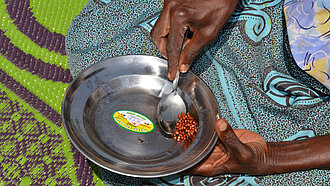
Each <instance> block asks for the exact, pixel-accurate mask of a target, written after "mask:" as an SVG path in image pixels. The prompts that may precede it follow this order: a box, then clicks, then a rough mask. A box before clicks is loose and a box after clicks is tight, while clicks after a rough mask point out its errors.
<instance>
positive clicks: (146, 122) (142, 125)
mask: <svg viewBox="0 0 330 186" xmlns="http://www.w3.org/2000/svg"><path fill="white" fill-rule="evenodd" d="M112 118H113V120H114V121H115V122H116V124H117V125H119V126H121V127H122V128H124V129H126V130H129V131H132V132H136V133H149V132H152V131H153V130H154V128H155V125H154V123H153V122H152V121H151V120H150V119H149V118H148V117H147V116H145V115H143V114H140V113H138V112H135V111H131V110H117V111H115V112H114V113H113V114H112Z"/></svg>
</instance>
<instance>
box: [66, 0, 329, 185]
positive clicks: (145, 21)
mask: <svg viewBox="0 0 330 186" xmlns="http://www.w3.org/2000/svg"><path fill="white" fill-rule="evenodd" d="M162 3H163V2H162V1H156V0H134V1H119V0H115V1H104V2H103V3H99V2H94V1H90V2H88V3H87V5H86V6H85V7H84V9H83V10H82V12H81V13H80V15H78V16H77V17H76V18H75V19H74V20H73V22H72V24H71V26H70V28H69V30H68V33H67V36H66V51H67V55H68V62H69V66H70V70H71V73H72V74H73V76H76V75H77V74H78V73H79V72H80V71H81V70H83V69H85V68H87V67H88V66H90V65H92V64H94V63H97V62H99V61H101V60H103V59H106V58H109V57H112V56H118V55H126V54H146V55H153V56H159V57H160V53H159V51H158V50H157V48H156V47H155V45H154V44H153V42H152V41H151V38H150V36H149V34H150V31H151V29H152V27H153V25H154V24H155V22H156V20H157V18H158V15H159V12H160V11H161V9H162ZM283 5H284V2H283V1H281V0H268V1H267V0H254V1H250V0H241V1H240V3H239V5H238V7H237V9H236V11H235V12H234V13H233V15H232V16H231V18H230V19H229V21H228V23H227V24H226V25H225V27H224V28H223V29H222V30H221V32H220V34H219V36H218V38H217V39H216V41H214V42H212V43H211V44H210V45H208V46H207V47H205V49H204V50H203V51H202V52H201V53H200V55H199V56H198V57H197V58H196V59H195V61H194V63H193V65H192V67H191V70H192V71H193V72H194V73H195V74H197V75H198V76H199V77H200V78H201V79H202V80H203V81H204V82H205V83H206V84H207V85H208V86H209V88H210V89H211V90H212V92H213V93H214V95H215V97H216V99H217V101H218V103H219V108H220V114H221V117H223V118H226V119H227V120H228V121H229V123H230V124H231V125H232V127H233V128H245V129H249V130H251V131H254V132H257V133H259V134H261V135H262V136H263V137H264V138H265V139H266V140H267V141H272V142H278V141H284V140H295V139H298V138H299V139H300V138H303V137H312V136H315V135H324V134H328V133H329V132H330V130H329V121H330V113H329V108H330V101H329V95H330V90H329V89H327V88H326V87H325V86H324V85H323V84H322V83H320V82H319V81H317V80H316V79H314V78H312V77H311V76H310V75H308V74H307V73H306V72H304V71H303V70H302V69H301V68H299V66H298V65H297V64H296V61H295V60H294V58H293V57H292V54H291V51H290V47H289V42H288V36H287V30H286V22H285V17H284V14H283ZM100 169H101V171H100V172H101V175H102V179H103V180H104V181H105V182H106V183H107V184H109V185H143V184H146V185H155V184H158V185H219V184H224V185H310V184H313V185H319V184H326V183H329V180H330V174H329V171H327V170H309V171H299V172H293V173H285V174H276V175H269V176H256V177H254V176H249V175H220V176H217V177H201V176H193V175H189V176H182V175H173V176H170V177H165V178H157V179H139V178H129V177H126V176H122V175H118V174H115V173H112V172H110V171H107V170H104V169H102V168H100Z"/></svg>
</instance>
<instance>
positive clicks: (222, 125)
mask: <svg viewBox="0 0 330 186" xmlns="http://www.w3.org/2000/svg"><path fill="white" fill-rule="evenodd" d="M219 129H220V131H221V132H223V131H225V130H226V129H227V123H226V122H225V121H222V122H220V125H219Z"/></svg>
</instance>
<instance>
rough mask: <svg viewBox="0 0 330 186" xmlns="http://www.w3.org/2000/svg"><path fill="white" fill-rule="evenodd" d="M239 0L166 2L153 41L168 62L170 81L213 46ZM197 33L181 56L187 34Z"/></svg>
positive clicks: (189, 39)
mask: <svg viewBox="0 0 330 186" xmlns="http://www.w3.org/2000/svg"><path fill="white" fill-rule="evenodd" d="M237 3H238V0H207V1H206V0H165V2H164V8H163V11H162V12H161V14H160V17H159V19H158V20H157V22H156V24H155V26H154V28H153V29H152V31H151V38H152V40H153V41H154V43H155V44H156V46H157V48H158V50H159V51H160V53H161V54H162V55H163V56H164V57H165V58H167V59H168V62H169V64H168V71H169V74H168V78H169V79H170V80H173V79H174V78H175V75H176V72H177V71H178V70H180V71H181V72H186V71H187V70H188V69H189V67H190V65H191V62H192V60H193V59H194V58H195V57H196V56H197V55H198V53H199V52H200V51H201V50H202V49H203V48H204V47H205V46H206V45H208V44H209V43H211V42H212V41H213V40H215V39H216V37H217V35H218V33H219V31H220V30H221V28H222V27H223V26H224V25H225V23H226V22H227V20H228V19H229V17H230V15H231V14H232V13H233V12H234V10H235V8H236V5H237ZM187 30H189V31H190V32H192V33H193V35H192V37H191V38H188V39H187V40H186V42H185V44H184V45H185V46H184V49H183V50H182V52H181V53H180V49H181V46H182V42H183V38H184V35H185V32H186V31H187Z"/></svg>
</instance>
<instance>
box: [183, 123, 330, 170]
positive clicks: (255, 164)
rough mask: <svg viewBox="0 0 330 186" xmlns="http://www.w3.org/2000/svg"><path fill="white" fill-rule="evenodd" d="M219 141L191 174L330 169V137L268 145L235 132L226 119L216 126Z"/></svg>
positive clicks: (257, 137) (244, 132)
mask: <svg viewBox="0 0 330 186" xmlns="http://www.w3.org/2000/svg"><path fill="white" fill-rule="evenodd" d="M215 130H216V132H217V134H218V136H219V141H218V143H217V144H216V146H215V148H214V149H213V151H212V152H211V153H210V154H209V156H208V157H206V158H205V159H204V160H203V161H202V162H201V163H199V164H198V165H197V166H195V167H194V168H192V169H191V170H189V173H191V174H197V175H203V176H216V175H219V174H227V173H246V174H250V175H267V174H274V173H284V172H291V171H297V170H308V169H313V168H318V169H330V135H326V136H317V137H313V138H309V139H304V140H297V141H289V142H278V143H272V142H266V141H265V140H264V139H263V137H262V136H260V135H259V134H257V133H255V132H252V131H249V130H246V129H232V128H231V126H230V125H229V124H228V122H227V121H226V120H225V119H219V120H218V121H217V122H216V124H215Z"/></svg>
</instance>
